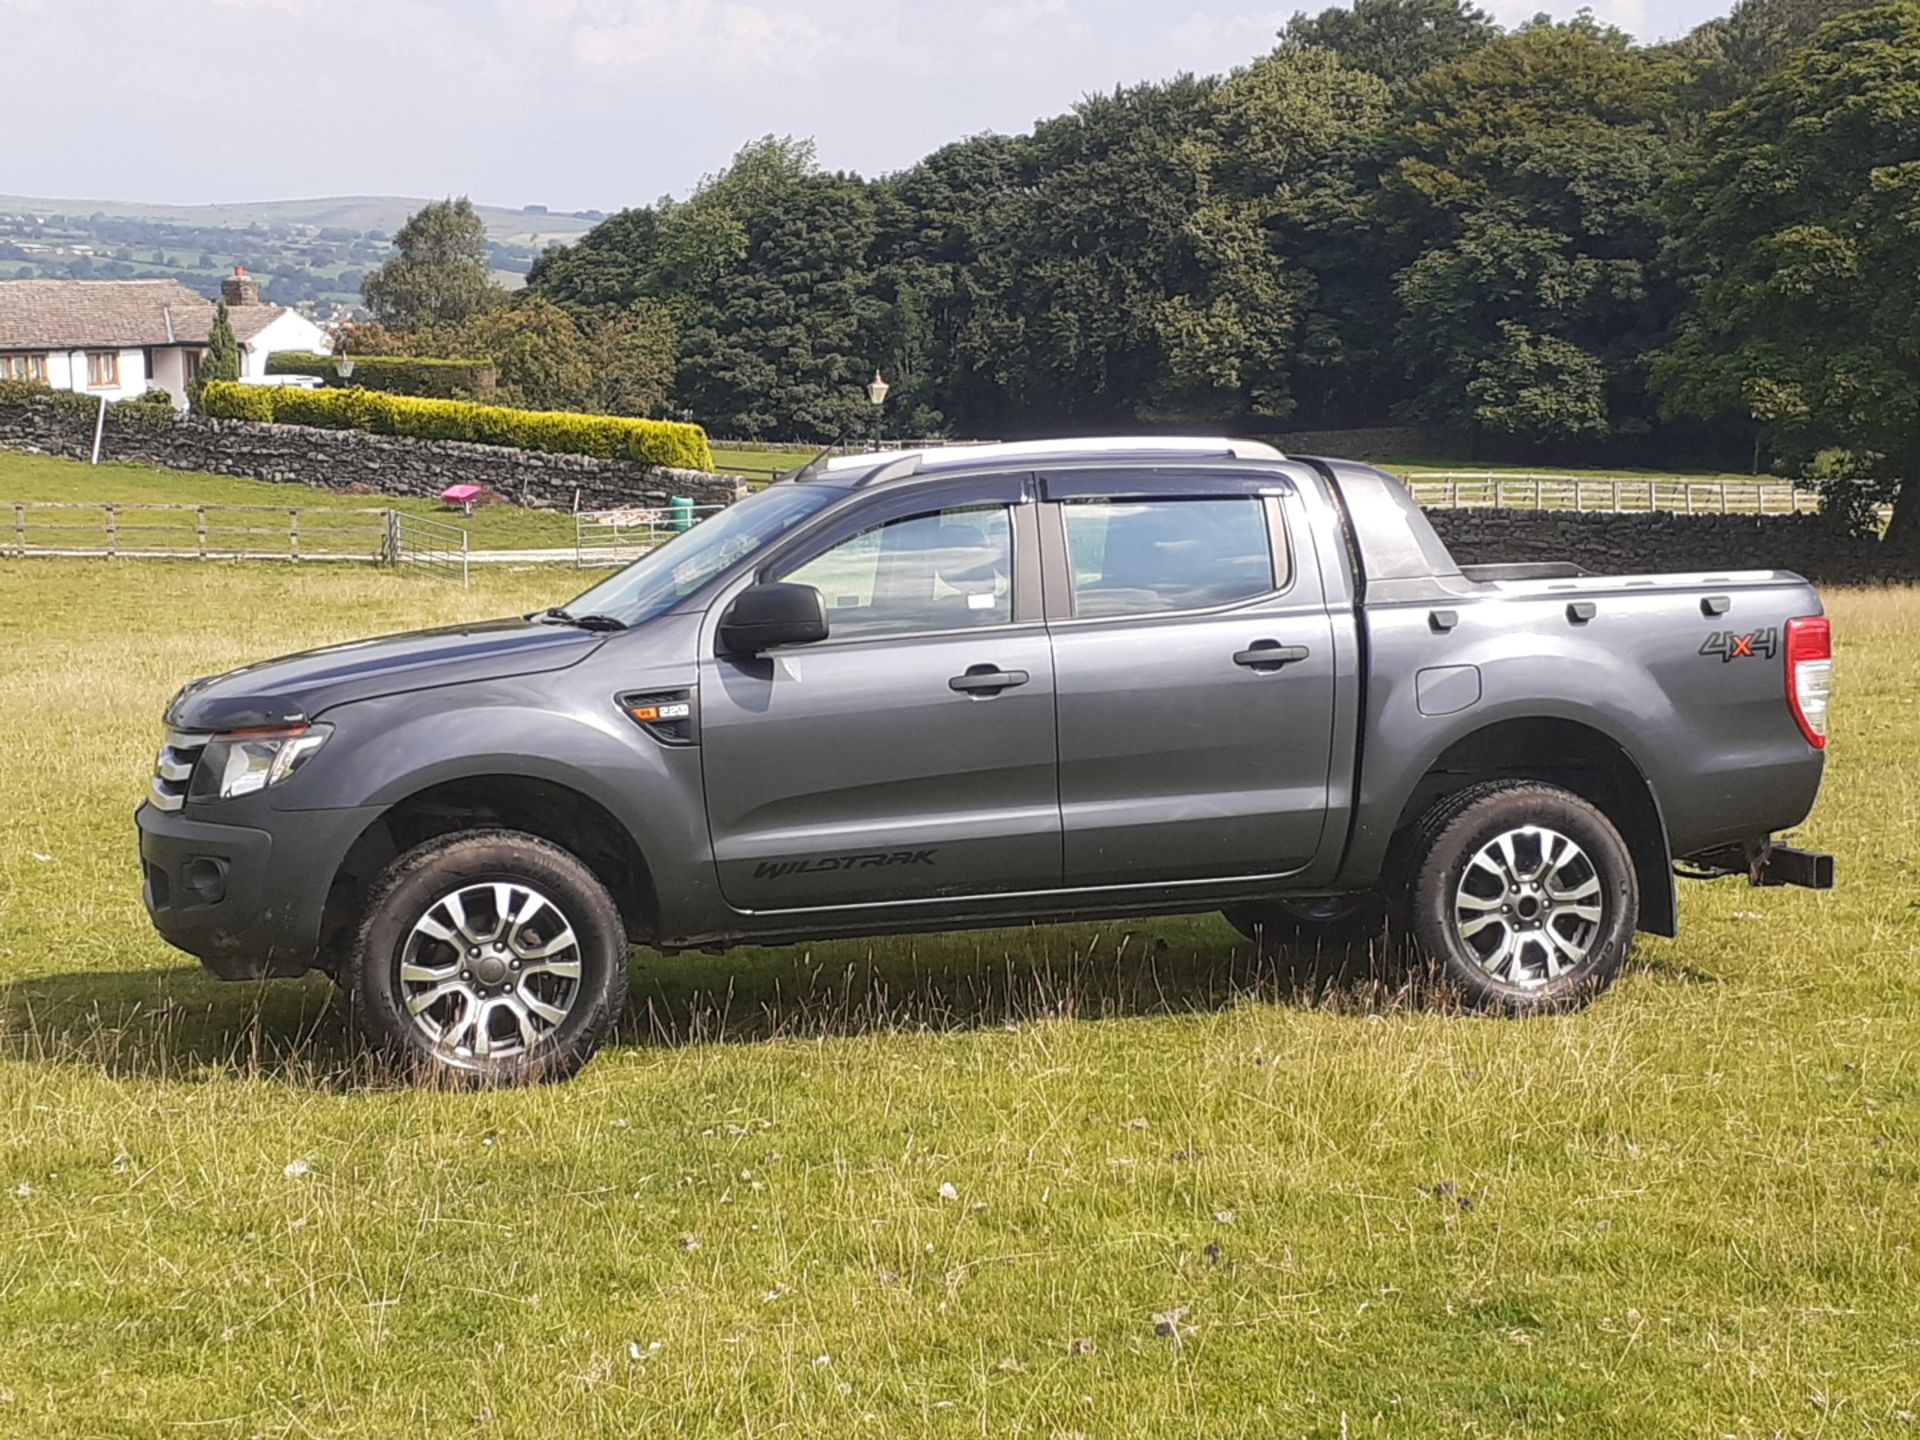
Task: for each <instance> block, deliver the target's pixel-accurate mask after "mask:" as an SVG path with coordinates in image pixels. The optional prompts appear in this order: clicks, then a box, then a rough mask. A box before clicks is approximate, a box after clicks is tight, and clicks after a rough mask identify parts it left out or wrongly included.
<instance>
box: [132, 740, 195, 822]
mask: <svg viewBox="0 0 1920 1440" xmlns="http://www.w3.org/2000/svg"><path fill="white" fill-rule="evenodd" d="M207 739H208V737H207V736H205V735H200V734H196V733H194V732H192V731H188V730H169V731H168V732H167V743H166V744H165V745H162V746H161V747H160V754H159V757H158V758H157V759H156V760H155V761H154V762H153V785H152V787H151V789H150V791H149V793H148V796H147V798H148V799H149V800H151V801H152V802H153V804H154V808H155V809H158V810H178V809H179V808H180V807H181V806H183V805H185V804H186V803H187V786H188V784H189V783H190V782H191V781H192V780H193V767H194V766H195V765H196V764H197V763H198V762H199V759H200V752H201V751H202V750H204V749H206V748H207Z"/></svg>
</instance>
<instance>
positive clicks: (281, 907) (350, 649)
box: [137, 440, 1833, 1083]
mask: <svg viewBox="0 0 1920 1440" xmlns="http://www.w3.org/2000/svg"><path fill="white" fill-rule="evenodd" d="M1830 657H1831V635H1830V631H1829V628H1828V622H1827V620H1826V619H1825V618H1824V616H1823V615H1822V613H1821V605H1820V600H1819V597H1818V596H1817V595H1816V594H1815V593H1814V591H1813V589H1812V587H1811V586H1809V585H1808V584H1807V583H1806V582H1805V581H1804V580H1802V579H1800V578H1799V577H1797V576H1794V575H1790V574H1783V573H1778V572H1772V571H1743V572H1731V571H1730V572H1728V573H1725V574H1718V575H1707V574H1702V575H1646V576H1594V575H1586V574H1583V573H1581V572H1580V571H1579V570H1578V569H1576V568H1575V567H1573V566H1571V565H1544V566H1542V565H1533V566H1461V565H1459V564H1457V563H1456V562H1455V561H1454V560H1453V559H1452V557H1451V556H1450V555H1449V554H1448V553H1447V550H1446V547H1445V546H1444V545H1443V544H1442V543H1441V542H1440V540H1439V539H1438V538H1437V536H1436V535H1435V533H1434V531H1433V528H1432V527H1431V526H1430V525H1429V524H1428V522H1427V519H1426V517H1425V516H1424V514H1423V513H1422V512H1421V510H1420V509H1419V507H1418V506H1417V505H1416V504H1415V503H1414V502H1413V500H1412V498H1411V497H1410V496H1409V495H1408V493H1407V491H1406V489H1405V488H1404V487H1403V486H1401V485H1400V484H1399V483H1398V482H1397V481H1396V480H1394V479H1393V478H1392V477H1390V476H1388V475H1384V474H1382V473H1380V472H1379V471H1377V470H1372V469H1369V468H1367V467H1365V466H1362V465H1356V464H1351V463H1347V462H1343V461H1337V460H1317V459H1302V458H1288V457H1286V456H1283V455H1281V454H1280V453H1278V452H1277V451H1275V450H1273V449H1271V448H1270V447H1268V446H1265V445H1258V444H1251V443H1246V442H1240V441H1230V440H1089V441H1070V442H1069V441H1049V442H1041V443H1033V444H1020V445H996V446H981V447H971V448H955V449H945V450H929V451H924V452H916V453H890V454H877V455H865V456H852V457H845V458H840V459H835V460H832V461H830V462H817V463H815V464H814V465H811V466H808V467H806V468H805V469H803V470H802V471H800V472H797V473H796V474H795V475H793V476H791V477H789V478H786V479H783V480H782V481H780V482H779V483H776V484H774V485H772V486H770V487H769V488H767V489H765V490H763V491H761V492H760V493H758V494H756V495H754V496H752V497H751V498H750V499H747V500H745V501H743V502H741V503H739V504H737V505H734V506H732V507H731V508H729V509H727V510H725V511H723V512H721V513H719V514H718V515H715V516H714V517H712V518H710V519H708V520H705V521H703V522H702V523H700V524H698V525H696V526H694V527H693V528H692V529H690V530H689V531H687V533H685V534H683V535H680V536H677V537H676V538H675V539H673V540H672V541H671V542H670V543H668V544H666V545H664V546H662V547H660V548H659V549H657V550H655V551H653V552H651V553H650V554H648V555H646V556H645V557H644V558H643V559H641V560H640V561H639V562H638V563H636V564H634V565H632V566H630V567H628V568H627V569H625V570H622V571H620V572H619V573H617V574H615V575H613V576H612V577H611V578H609V579H607V580H606V581H605V582H604V583H603V584H600V585H596V586H595V587H594V588H592V589H591V590H589V591H587V592H586V593H585V594H584V595H582V596H580V597H579V598H578V599H577V600H575V601H573V602H572V604H571V605H569V606H567V607H565V608H556V609H553V610H548V611H545V612H543V613H540V614H535V615H530V616H526V617H524V618H520V619H510V620H502V621H497V622H493V623H489V624H479V625H468V626H463V627H458V628H454V629H446V630H434V631H427V632H423V633H419V634H412V635H401V636H396V637H393V638H390V639H384V640H369V641H364V642H361V643H358V644H352V645H342V646H337V647H334V648H331V649H326V650H318V651H314V652H312V653H309V654H304V655H295V656H292V657H289V658H286V659H281V660H272V661H268V662H265V663H263V664H259V665H254V666H250V667H248V668H247V669H244V670H238V671H235V672H234V673H233V674H230V675H225V676H221V677H219V678H217V679H209V680H196V681H194V682H193V683H192V684H190V685H188V686H187V687H186V688H185V689H183V690H181V691H180V693H179V694H178V695H177V696H176V697H175V698H174V699H173V701H172V703H171V705H170V706H169V707H168V710H167V713H166V726H167V736H166V743H165V748H164V749H162V750H161V751H160V756H159V761H158V763H157V764H156V766H155V768H154V774H153V782H152V789H151V794H150V796H149V797H148V799H147V802H146V803H145V804H144V805H142V806H141V808H140V811H139V814H138V816H137V823H138V827H139V834H140V857H141V862H142V871H143V874H144V877H145V895H146V904H147V908H148V910H149V912H150V913H151V915H152V917H153V922H154V924H155V926H156V927H157V928H158V929H159V931H160V933H161V935H162V936H164V937H165V938H166V939H167V940H168V941H170V942H171V943H173V944H174V945H176V946H178V947H180V948H181V949H183V950H186V951H188V952H190V953H191V954H194V955H197V956H198V957H200V959H201V960H202V961H203V962H204V963H205V965H206V967H207V968H208V969H209V970H211V971H212V972H213V973H214V974H216V975H219V976H222V977H226V978H229V979H241V978H252V977H260V976H294V975H300V974H302V973H303V972H305V971H307V970H309V969H316V968H317V969H320V970H323V971H326V972H327V973H329V974H331V975H333V976H334V977H335V978H336V979H337V980H338V981H339V983H340V984H341V985H342V986H343V987H344V988H345V990H346V991H347V994H348V996H349V997H350V1006H351V1009H352V1012H353V1014H354V1016H355V1018H356V1022H357V1023H358V1025H359V1026H360V1027H361V1029H362V1030H363V1031H364V1032H365V1033H366V1034H367V1035H368V1036H369V1037H370V1038H371V1039H373V1040H374V1041H376V1042H377V1043H378V1044H379V1045H380V1046H381V1047H383V1048H385V1049H387V1050H388V1051H390V1052H392V1053H393V1054H394V1055H395V1056H396V1057H398V1058H399V1059H400V1060H401V1061H402V1062H403V1063H404V1064H405V1065H407V1066H408V1067H409V1068H413V1069H417V1070H419V1071H423V1072H427V1073H431V1074H438V1075H441V1076H444V1077H445V1078H449V1079H465V1080H469V1081H475V1082H491V1083H503V1082H512V1081H518V1080H526V1079H538V1078H551V1077H557V1076H562V1075H567V1074H570V1073H572V1072H573V1071H575V1070H577V1069H578V1068H579V1067H580V1066H581V1065H582V1064H584V1063H585V1062H586V1061H587V1060H588V1059H589V1058H590V1057H591V1056H592V1055H593V1053H594V1052H595V1050H596V1049H597V1048H598V1047H599V1046H600V1045H601V1044H602V1042H603V1041H604V1040H605V1039H606V1037H607V1035H608V1033H609V1031H610V1029H611V1027H612V1026H613V1024H614V1021H615V1019H616V1017H617V1016H618V1015H619V1013H620V1011H621V1008H622V1006H623V1005H624V1003H625V1000H626V995H627V953H628V946H629V945H630V944H633V943H644V944H648V945H652V946H657V947H659V948H661V949H663V950H679V949H687V948H700V949H711V950H716V951H717V950H724V949H725V948H727V947H729V946H734V945H742V944H756V945H760V944H780V943H786V942H792V941H800V940H811V939H821V938H827V937H837V936H852V935H867V934H876V933H901V932H911V931H930V930H952V929H959V928H965V927H971V926H988V925H1007V924H1011V923H1026V922H1038V921H1058V920H1071V919H1084V918H1089V917H1117V916H1130V915H1157V914H1172V913H1179V912H1192V911H1207V910H1219V911H1224V912H1225V914H1226V916H1227V917H1228V919H1229V920H1231V921H1232V922H1233V923H1234V924H1235V925H1237V926H1238V927H1239V928H1240V929H1241V930H1243V931H1244V932H1246V933H1247V935H1248V936H1249V937H1252V938H1255V939H1256V940H1259V941H1272V942H1274V943H1293V942H1305V943H1310V944H1311V943H1332V942H1337V943H1341V944H1348V943H1353V942H1356V941H1366V940H1371V939H1372V938H1373V937H1374V936H1375V935H1390V936H1391V937H1392V942H1393V945H1394V947H1395V948H1394V953H1396V954H1400V953H1404V954H1406V955H1408V956H1409V957H1410V959H1411V960H1412V961H1413V962H1414V963H1417V964H1419V965H1422V966H1424V967H1428V968H1429V969H1430V970H1431V971H1433V972H1435V973H1436V974H1437V976H1438V978H1439V980H1440V981H1441V983H1442V985H1443V987H1444V988H1445V989H1446V990H1447V991H1448V992H1449V993H1451V994H1452V995H1453V996H1454V997H1455V998H1456V999H1457V1000H1458V1001H1459V1002H1460V1003H1462V1004H1465V1005H1469V1006H1472V1007H1475V1008H1480V1009H1488V1010H1495V1011H1499V1012H1504V1013H1509V1014H1523V1013H1527V1012H1532V1011H1538V1010H1543V1009H1557V1008H1564V1007H1567V1006H1570V1005H1573V1004H1577V1003H1579V1002H1581V1001H1583V1000H1585V999H1587V998H1588V997H1590V996H1592V995H1593V994H1595V993H1596V992H1598V991H1599V990H1600V989H1602V988H1604V987H1605V986H1606V985H1607V984H1608V983H1609V982H1610V981H1611V980H1612V979H1613V977H1614V976H1615V975H1616V974H1617V973H1618V971H1619V970H1620V967H1621V965H1622V963H1623V962H1624V960H1625V958H1626V955H1627V951H1628V948H1629V946H1630V944H1631V943H1632V940H1633V937H1634V934H1635V932H1636V931H1639V930H1646V931H1650V932H1653V933H1655V934H1660V935H1672V934H1673V933H1674V932H1675V927H1676V922H1677V914H1676V910H1677V907H1676V902H1675V894H1674V875H1675V872H1676V868H1677V867H1681V866H1683V867H1684V872H1683V873H1686V874H1690V875H1726V874H1736V875H1745V876H1747V877H1749V878H1750V879H1751V880H1752V882H1753V883H1755V884H1761V885H1765V884H1795V885H1805V886H1811V887H1816V888H1825V887H1828V886H1830V885H1831V884H1832V883H1833V867H1832V860H1831V859H1830V857H1827V856H1824V855H1817V854H1813V853H1810V852H1806V851H1800V850H1794V849H1790V848H1787V847H1785V846H1781V845H1776V844H1774V843H1773V837H1774V835H1775V834H1776V833H1777V832H1779V831H1782V830H1785V829H1787V828H1789V827H1791V826H1794V825H1797V824H1799V823H1800V822H1801V821H1802V820H1803V819H1805V817H1806V816H1807V814H1808V812H1809V811H1810V810H1811V809H1812V808H1813V803H1814V798H1815V796H1816V794H1817V793H1818V791H1819V788H1820V779H1821V772H1822V767H1823V762H1824V759H1825V756H1824V750H1825V747H1826V729H1827V696H1828V689H1829V684H1830V675H1831V668H1832V666H1831V658H1830Z"/></svg>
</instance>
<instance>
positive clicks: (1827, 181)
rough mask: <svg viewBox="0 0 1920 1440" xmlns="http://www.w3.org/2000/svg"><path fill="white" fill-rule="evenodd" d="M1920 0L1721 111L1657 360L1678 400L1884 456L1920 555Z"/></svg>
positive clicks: (1869, 17) (1796, 63) (1831, 44)
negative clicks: (1691, 280)
mask: <svg viewBox="0 0 1920 1440" xmlns="http://www.w3.org/2000/svg"><path fill="white" fill-rule="evenodd" d="M1916 96H1920V4H1914V3H1912V0H1902V3H1899V4H1894V5H1887V6H1883V7H1881V8H1878V9H1874V10H1867V11H1862V12H1860V13H1857V14H1853V15H1848V16H1846V17H1844V18H1842V19H1839V20H1836V21H1834V22H1832V23H1831V24H1828V25H1826V26H1824V27H1822V28H1821V29H1820V30H1819V31H1818V33H1817V34H1816V35H1815V36H1814V38H1813V41H1812V43H1811V44H1810V45H1809V46H1808V47H1807V48H1806V49H1804V50H1802V51H1800V52H1799V53H1798V54H1796V55H1795V56H1794V57H1793V58H1792V59H1790V60H1789V61H1787V63H1786V64H1785V65H1784V66H1783V67H1782V69H1781V70H1780V72H1779V74H1778V75H1776V76H1775V77H1774V78H1773V79H1771V80H1769V81H1767V82H1766V83H1764V84H1763V85H1761V86H1760V88H1759V89H1758V90H1756V91H1755V92H1754V93H1753V94H1752V95H1750V96H1748V97H1747V98H1745V99H1744V100H1741V101H1739V102H1738V103H1736V104H1734V105H1733V106H1732V107H1730V108H1729V109H1727V110H1725V111H1722V112H1721V113H1720V114H1718V115H1716V116H1715V117H1714V118H1713V120H1712V121H1711V122H1710V124H1709V125H1708V128H1707V132H1706V143H1705V145H1704V146H1703V148H1702V152H1701V153H1702V159H1701V161H1700V162H1699V163H1698V164H1697V165H1696V166H1695V167H1693V168H1692V169H1691V170H1690V171H1689V172H1688V173H1687V174H1686V175H1684V176H1683V177H1682V178H1681V179H1680V180H1679V182H1678V183H1676V185H1675V187H1674V190H1673V194H1672V200H1671V215H1672V220H1673V224H1674V227H1675V230H1676V233H1677V235H1678V238H1679V244H1680V246H1681V250H1682V254H1683V255H1684V256H1685V258H1686V259H1687V260H1688V261H1689V262H1690V264H1691V265H1692V266H1693V267H1694V268H1695V270H1696V273H1697V274H1698V276H1699V277H1700V288H1699V293H1698V298H1697V300H1696V302H1695V304H1694V306H1693V308H1692V310H1691V313H1690V314H1689V316H1688V319H1687V322H1686V327H1685V331H1684V333H1683V334H1682V336H1681V337H1680V340H1679V342H1678V343H1677V344H1676V345H1675V346H1674V347H1673V349H1672V351H1671V352H1670V353H1669V354H1668V355H1666V356H1665V357H1664V358H1663V359H1662V361H1661V364H1660V366H1659V371H1658V379H1659V383H1660V385H1661V387H1662V390H1663V392H1664V394H1665V397H1666V400H1667V403H1668V406H1669V408H1670V410H1672V411H1674V412H1677V413H1691V414H1699V415H1716V414H1718V415H1726V414H1733V415H1743V416H1753V417H1759V418H1764V416H1762V412H1761V411H1760V410H1759V409H1756V401H1757V402H1760V403H1761V404H1764V405H1765V406H1766V412H1767V413H1768V414H1772V415H1778V416H1781V417H1783V423H1784V424H1785V426H1786V427H1787V428H1788V429H1789V430H1790V431H1791V432H1792V433H1794V434H1796V435H1798V436H1799V437H1800V438H1801V439H1802V440H1803V442H1804V443H1805V445H1806V446H1807V447H1808V448H1818V447H1819V446H1820V445H1825V444H1837V445H1841V446H1844V447H1846V448H1848V449H1850V450H1853V451H1856V452H1872V453H1875V454H1878V455H1881V456H1884V457H1885V464H1884V468H1882V469H1881V471H1880V475H1881V478H1882V479H1883V481H1884V483H1885V485H1886V488H1887V491H1888V493H1890V494H1893V495H1895V496H1896V497H1897V498H1896V501H1895V508H1894V517H1893V523H1892V525H1891V527H1890V528H1889V530H1888V533H1887V540H1888V542H1889V543H1896V544H1900V545H1902V546H1906V547H1910V548H1913V549H1916V550H1920V283H1916V279H1915V272H1914V259H1913V257H1914V248H1913V246H1914V236H1915V234H1916V233H1917V232H1920V106H1917V105H1916V103H1915V97H1916Z"/></svg>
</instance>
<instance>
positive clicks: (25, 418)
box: [0, 399, 746, 510]
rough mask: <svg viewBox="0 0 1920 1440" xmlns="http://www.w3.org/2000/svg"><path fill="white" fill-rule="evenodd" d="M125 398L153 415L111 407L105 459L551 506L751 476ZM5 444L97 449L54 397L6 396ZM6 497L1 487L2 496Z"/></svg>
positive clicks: (52, 450)
mask: <svg viewBox="0 0 1920 1440" xmlns="http://www.w3.org/2000/svg"><path fill="white" fill-rule="evenodd" d="M127 408H129V409H137V410H140V411H142V412H144V413H142V414H140V415H137V416H135V415H128V414H126V413H124V411H122V409H121V407H118V406H109V407H108V409H107V424H106V435H105V443H104V445H103V446H102V456H103V458H105V459H108V460H124V461H128V462H131V463H133V464H139V465H158V466H160V467H162V468H164V469H168V470H190V471H198V472H200V473H203V474H208V475H239V476H243V477H246V478H248V479H253V480H278V481H291V482H294V483H298V484H302V485H312V486H314V487H315V488H317V489H321V490H340V491H351V492H358V493H364V494H380V495H401V496H426V497H435V496H438V495H439V494H440V493H441V492H442V491H443V490H445V489H446V488H447V487H448V486H450V485H484V486H486V487H487V488H488V489H490V490H493V491H495V492H496V493H498V494H499V495H501V496H502V497H504V498H506V499H508V500H511V501H513V502H514V503H515V504H518V505H527V506H532V507H534V508H536V509H542V510H571V509H572V508H573V504H574V496H575V493H576V492H577V493H578V494H579V497H580V503H581V506H582V508H584V509H608V508H612V507H617V506H622V505H657V504H664V503H665V501H666V500H667V499H669V498H671V497H674V496H685V497H687V498H689V499H691V500H693V502H694V503H695V504H698V505H730V504H732V503H733V502H734V501H735V500H738V499H739V498H741V496H743V495H744V494H745V493H746V487H745V482H744V481H741V480H738V479H736V478H734V477H732V476H725V475H708V474H706V473H704V472H701V471H696V470H669V469H664V468H660V467H654V466H646V465H638V464H635V463H634V462H633V461H631V460H598V459H595V458H594V457H592V456H590V455H549V454H545V453H543V452H541V451H535V450H509V449H505V448H503V447H500V446H493V445H471V444H468V443H466V442H464V441H459V440H412V439H405V438H402V437H399V436H394V435H369V434H365V433H363V432H361V431H358V430H319V429H314V428H311V427H309V426H304V425H258V424H253V423H250V422H248V421H244V420H206V419H202V418H200V417H199V416H193V415H182V416H171V417H168V416H155V415H154V414H153V413H152V409H153V408H154V407H148V406H135V407H127ZM116 412H119V413H116ZM0 446H4V447H6V448H8V449H14V450H30V451H35V452H37V453H40V454H45V455H64V456H67V457H70V458H72V459H78V460H84V459H86V458H87V457H88V456H89V455H90V454H91V453H92V451H93V419H92V417H91V416H90V415H88V414H86V413H85V412H83V411H80V410H79V409H78V408H77V407H73V406H69V405H60V404H57V403H54V402H51V401H48V400H39V399H36V400H29V401H27V402H25V403H24V404H0ZM6 498H8V497H7V496H6V495H4V494H0V500H4V499H6Z"/></svg>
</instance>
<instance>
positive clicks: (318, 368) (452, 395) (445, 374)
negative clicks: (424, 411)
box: [267, 350, 499, 400]
mask: <svg viewBox="0 0 1920 1440" xmlns="http://www.w3.org/2000/svg"><path fill="white" fill-rule="evenodd" d="M351 358H352V360H353V379H352V380H351V381H343V380H341V378H340V359H341V357H340V356H338V355H312V354H307V353H305V352H302V351H293V350H288V351H283V352H281V353H279V354H274V355H269V356H268V357H267V373H268V374H269V375H317V376H319V377H320V378H321V379H322V380H324V381H326V382H327V384H328V385H344V384H352V385H356V386H358V387H360V388H361V389H364V390H381V391H385V392H386V393H388V394H390V395H413V396H418V397H421V398H424V399H433V400H472V399H477V398H480V397H484V396H486V395H489V394H491V393H492V392H493V388H494V384H495V382H496V380H497V379H498V378H499V372H498V370H496V369H495V368H494V366H493V365H492V364H490V363H489V362H487V361H485V360H435V359H430V358H428V357H426V356H423V355H355V356H352V357H351Z"/></svg>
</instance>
